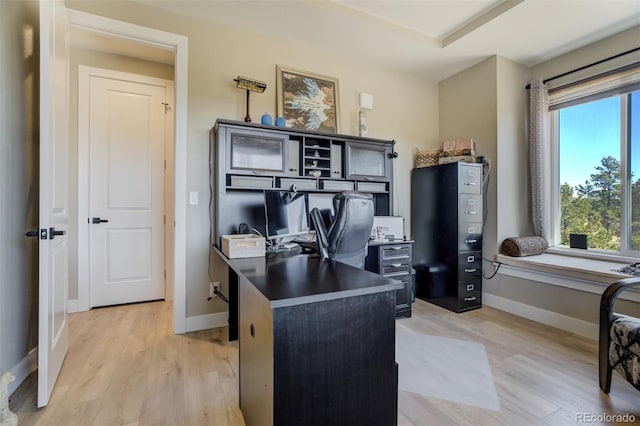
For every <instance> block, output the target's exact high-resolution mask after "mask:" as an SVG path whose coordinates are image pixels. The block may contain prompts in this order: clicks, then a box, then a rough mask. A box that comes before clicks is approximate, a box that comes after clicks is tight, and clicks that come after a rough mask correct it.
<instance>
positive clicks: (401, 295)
mask: <svg viewBox="0 0 640 426" xmlns="http://www.w3.org/2000/svg"><path fill="white" fill-rule="evenodd" d="M394 279H396V280H398V281H400V282H401V283H402V288H401V289H400V290H396V306H399V305H404V306H408V305H409V299H410V298H411V275H405V276H400V277H394Z"/></svg>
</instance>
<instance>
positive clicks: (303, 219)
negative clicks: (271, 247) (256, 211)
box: [264, 191, 309, 240]
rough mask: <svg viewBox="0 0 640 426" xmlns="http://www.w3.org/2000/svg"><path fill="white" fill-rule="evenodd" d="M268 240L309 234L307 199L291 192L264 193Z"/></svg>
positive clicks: (302, 195) (300, 194)
mask: <svg viewBox="0 0 640 426" xmlns="http://www.w3.org/2000/svg"><path fill="white" fill-rule="evenodd" d="M264 209H265V216H266V225H267V239H270V240H279V239H282V238H284V237H291V236H295V235H302V234H307V233H309V220H308V211H309V208H308V207H307V198H306V197H305V195H304V194H302V193H298V192H291V191H264Z"/></svg>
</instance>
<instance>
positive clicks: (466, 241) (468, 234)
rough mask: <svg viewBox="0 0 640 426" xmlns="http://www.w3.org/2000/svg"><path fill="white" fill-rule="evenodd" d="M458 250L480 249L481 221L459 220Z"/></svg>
mask: <svg viewBox="0 0 640 426" xmlns="http://www.w3.org/2000/svg"><path fill="white" fill-rule="evenodd" d="M458 250H460V251H474V250H482V223H481V222H461V223H460V224H459V225H458Z"/></svg>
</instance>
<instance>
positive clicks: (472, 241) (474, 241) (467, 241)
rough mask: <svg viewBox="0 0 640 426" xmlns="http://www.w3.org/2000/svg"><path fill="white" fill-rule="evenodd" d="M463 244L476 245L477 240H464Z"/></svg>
mask: <svg viewBox="0 0 640 426" xmlns="http://www.w3.org/2000/svg"><path fill="white" fill-rule="evenodd" d="M464 242H465V243H467V244H470V243H477V242H478V240H464Z"/></svg>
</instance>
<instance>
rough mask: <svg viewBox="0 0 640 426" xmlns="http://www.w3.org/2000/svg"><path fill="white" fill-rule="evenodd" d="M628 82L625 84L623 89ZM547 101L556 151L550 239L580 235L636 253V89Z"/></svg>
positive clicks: (600, 246)
mask: <svg viewBox="0 0 640 426" xmlns="http://www.w3.org/2000/svg"><path fill="white" fill-rule="evenodd" d="M629 87H630V88H629ZM610 92H611V91H610V90H609V92H607V93H604V94H603V93H594V91H593V90H591V91H590V92H589V93H588V95H587V96H584V97H583V98H579V97H576V96H575V93H574V98H573V99H572V100H571V101H570V102H564V104H562V103H556V105H555V106H554V104H553V95H552V109H553V111H552V115H551V120H552V129H554V131H553V134H552V141H553V142H554V143H555V146H556V150H555V152H557V154H558V158H557V165H558V181H557V182H558V188H557V191H558V192H557V200H558V203H559V209H558V210H559V211H558V217H557V220H556V223H557V225H556V244H560V245H565V246H568V245H569V234H571V233H577V234H586V235H587V239H588V245H589V249H597V250H606V251H609V252H618V253H620V254H623V255H631V256H638V255H639V254H640V90H638V87H637V85H631V86H627V87H626V90H621V89H620V88H617V90H616V91H615V92H616V93H614V94H611V93H610Z"/></svg>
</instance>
